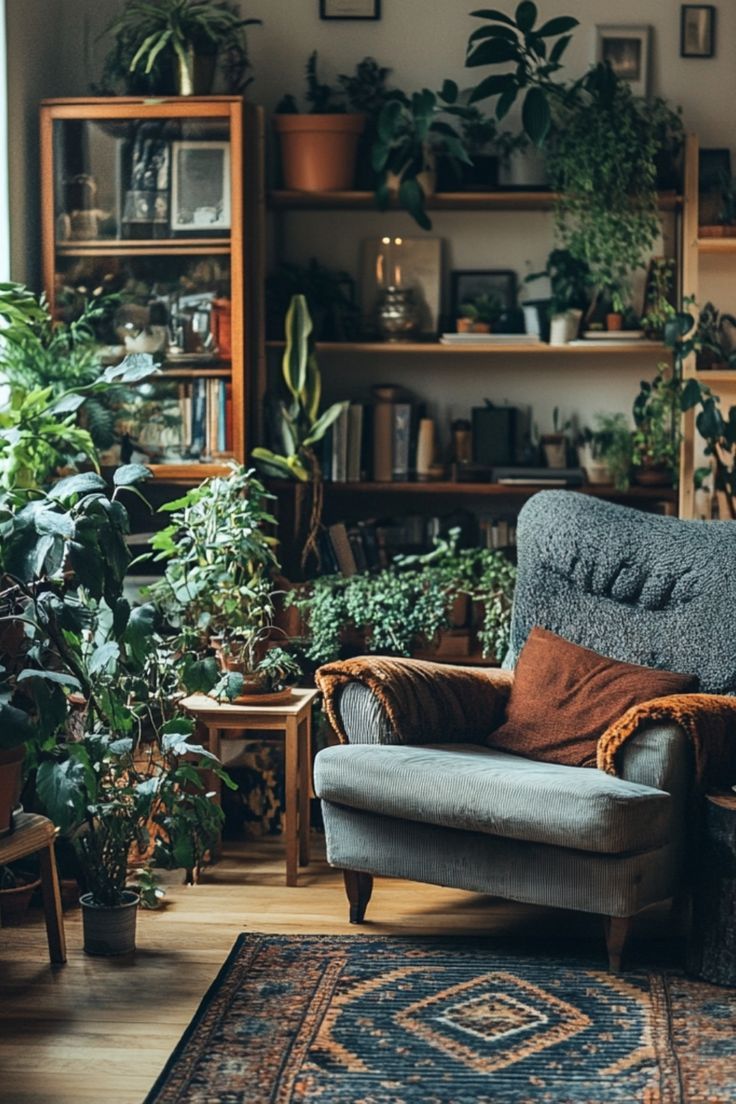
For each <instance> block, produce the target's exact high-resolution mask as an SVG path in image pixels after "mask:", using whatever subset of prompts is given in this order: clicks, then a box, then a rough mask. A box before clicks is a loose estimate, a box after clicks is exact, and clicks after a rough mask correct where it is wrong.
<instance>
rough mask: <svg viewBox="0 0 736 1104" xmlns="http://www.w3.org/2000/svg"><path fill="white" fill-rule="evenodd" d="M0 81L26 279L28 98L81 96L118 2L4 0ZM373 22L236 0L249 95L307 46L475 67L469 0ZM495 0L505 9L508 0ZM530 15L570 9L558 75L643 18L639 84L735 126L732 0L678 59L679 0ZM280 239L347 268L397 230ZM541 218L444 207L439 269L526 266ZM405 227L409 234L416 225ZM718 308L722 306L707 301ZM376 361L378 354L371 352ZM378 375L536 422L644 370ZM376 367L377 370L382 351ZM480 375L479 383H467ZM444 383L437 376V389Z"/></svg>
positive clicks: (549, 2) (447, 71)
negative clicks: (646, 58) (603, 33)
mask: <svg viewBox="0 0 736 1104" xmlns="http://www.w3.org/2000/svg"><path fill="white" fill-rule="evenodd" d="M7 2H8V5H9V13H8V15H9V19H8V32H9V40H10V41H9V47H10V57H9V62H10V73H9V75H10V78H11V105H10V106H11V120H12V135H13V142H14V143H16V145H15V148H14V150H13V151H12V153H13V156H12V158H11V201H12V205H13V216H14V237H13V271H14V273H15V275H16V276H17V277H19V278H25V277H29V278H31V279H33V278H36V276H37V271H38V269H37V254H38V236H37V226H36V221H35V211H36V209H37V204H38V200H37V187H38V181H37V168H36V164H37V162H36V146H35V133H36V123H35V118H36V109H37V102H38V99H40V98H41V96H42V95H84V94H85V93H86V92H87V91H88V86H89V82H90V80H93V79H95V78H96V77H98V76H99V69H100V64H101V58H102V56H103V55H104V50H105V43H104V42H99V41H97V37H98V36H99V35H100V33H101V32H102V30H103V29H104V27H105V26H106V24H107V23H108V22H109V20H110V19H111V18H112V17H113V16H114V14H116V12H117V11H119V10H120V6H121V3H122V0H7ZM382 6H383V18H382V19H381V20H380V21H379V22H377V23H368V22H366V23H360V22H325V21H321V20H320V19H319V16H318V9H319V2H318V0H241V4H240V7H241V10H242V12H243V14H244V15H247V16H253V17H260V18H262V19H263V21H264V26H263V27H261V28H253V29H252V30H251V32H250V36H249V42H250V46H251V54H252V59H253V62H254V66H255V76H256V79H255V82H254V84H253V85H252V87H251V90H250V98H251V99H252V100H254V101H255V102H259V103H263V104H264V105H265V106H266V107H267V108H272V107H273V105H274V104H275V102H276V100H277V99H278V98H279V97H280V96H281V95H282V94H283V93H284V92H286V91H293V92H295V93H297V94H299V93H301V91H302V90H303V69H304V64H305V61H306V58H307V56H308V54H309V53H310V51H311V50H312V49H315V48H316V49H318V50H319V53H320V61H321V71H322V74H323V76H324V77H325V78H326V79H328V80H329V79H331V78H333V77H334V76H335V74H336V73H340V72H346V71H348V72H349V71H350V70H351V69H352V68H353V66H354V65H355V63H356V62H357V61H359V60H360V59H361V58H362V57H364V56H365V55H366V54H371V55H373V56H375V57H376V58H378V60H379V61H380V62H381V63H382V64H384V65H387V66H390V67H391V68H392V70H393V80H394V81H395V83H396V84H397V85H399V86H401V87H402V88H405V89H407V90H412V89H413V88H415V87H421V86H430V87H438V86H439V84H440V82H441V81H442V79H444V78H445V77H452V78H454V79H455V80H457V81H458V82H459V83H460V84H461V85H462V84H470V83H472V82H473V79H474V78H476V75H477V71H475V72H474V71H472V70H466V69H465V68H464V56H465V45H466V42H467V38H468V34H469V32H470V31H471V30H472V29H473V28H474V27H475V26H477V25H478V23H477V21H476V20H473V19H471V18H470V16H469V15H468V12H469V11H470V10H471V9H473V8H475V7H477V6H479V5H478V4H477V0H383V4H382ZM495 6H498V7H500V8H501V9H503V10H507V11H511V10H513V6H514V5H513V4H511V3H509V0H495ZM539 7H540V10H541V13H542V16H543V17H550V16H552V15H559V14H563V13H564V14H571V15H575V16H577V18H578V19H579V20H580V22H581V26H580V27H579V28H578V29H577V31H576V34H575V38H574V41H573V44H572V46H571V48H570V50H569V53H568V56H567V64H568V70H569V72H570V74H571V75H577V74H579V73H581V72H582V71H583V70H584V69H585V67H586V66H587V65H588V63H589V62H590V60H591V59H592V57H593V52H594V47H593V43H594V27H595V24H596V23H610V22H616V23H622V24H626V23H632V24H643V23H644V24H650V25H651V26H652V27H653V51H652V71H651V72H652V81H651V86H652V91H653V93H655V94H661V95H664V96H666V97H667V98H668V99H669V100H670V101H671V102H673V103H679V104H682V106H683V109H684V118H685V123H686V126H687V127H688V128H690V129H693V130H695V131H697V132H698V133H699V135H700V139H701V143H702V144H703V145H706V146H729V147H734V146H736V123H734V122H733V121H732V120H733V113H732V112H731V110H730V105H731V104H733V103H734V102H736V65H734V62H733V50H732V43H733V42H734V41H736V10H735V9H736V5H733V4H731V3H721V4H720V5H718V13H717V18H718V26H717V53H716V57H715V58H714V59H712V60H691V59H681V58H680V57H679V20H680V3H679V0H616V4H615V8H614V5H612V4H611V0H540V2H539ZM284 226H285V233H284V240H285V241H286V243H287V251H288V253H289V254H290V255H291V256H294V257H299V258H302V259H305V258H306V257H308V256H309V255H311V254H316V255H317V256H319V257H320V259H322V260H323V261H326V262H328V263H332V264H335V265H338V266H340V267H345V268H347V269H348V270H350V271H353V272H355V271H357V259H358V241H359V239H360V238H361V237H363V236H369V235H374V234H376V233H392V232H394V233H395V232H403V233H404V234H406V230H407V223H406V220H405V217H404V216H403V215H400V214H391V215H389V216H379V215H377V214H373V213H346V214H343V215H340V216H336V215H334V214H332V215H320V216H317V217H313V216H308V217H307V216H302V215H296V214H291V215H289V216H288V217H287V218H286V221H285V224H284ZM551 229H552V223H551V219H550V218H549V217H547V216H544V217H542V216H539V215H520V214H509V215H500V216H488V215H482V214H481V215H477V214H476V215H460V214H445V215H442V216H438V217H437V218H436V219H435V233H437V234H439V235H440V236H441V237H443V238H444V239H445V240H446V241H447V242H448V245H447V257H448V267H479V268H487V267H503V268H506V267H512V268H515V269H516V270H517V272H518V273H519V275H520V277H523V275H524V274H525V272H526V271H528V270H529V269H528V266H529V265H532V266H534V268H536V267H540V266H541V264H542V262H543V259H544V256H545V254H546V252H547V250H548V248H549V244H550V242H551ZM417 232H419V231H417ZM721 305H722V306H724V307H726V308H728V306H730V304H727V303H725V302H723V301H722V300H721ZM379 363H380V362H379ZM390 365H391V369H390V375H391V376H392V377H393V379H395V380H396V382H404V383H406V384H409V385H414V386H415V388H416V390H417V391H420V392H421V393H422V394H423V395H425V396H427V397H429V399H430V401H431V402H432V403H433V404H434V409H435V411H436V413H437V414H439V415H440V416H441V417H442V418H443V419H444V417H445V415H446V414H448V413H450V410H449V407H450V406H451V407H452V410H453V411H454V410H455V409H456V407H458V406H463V405H465V406H466V407H467V406H468V405H470V404H472V403H473V402H477V401H478V400H479V399H480V398H483V397H484V396H486V395H489V396H490V397H492V398H496V399H499V400H500V399H503V398H508V399H510V400H512V401H523V400H526V401H530V402H533V403H534V407H535V414H536V420H537V421H538V422H539V424H540V427H541V428H542V429H545V428H547V427H548V425H549V423H550V421H551V412H552V408H553V407H554V406H555V405H559V406H561V407H562V408H564V409H566V410H567V411H576V412H577V413H578V414H579V415H580V417H581V418H582V419H583V420H588V419H589V418H590V417H591V415H592V413H594V412H595V411H596V410H599V409H621V410H629V409H630V407H631V401H632V398H633V395H634V393H635V391H636V388H637V384H638V381H639V379H640V378H642V377H643V376H644V375H651V374H652V371H653V368H654V366H653V365H652V364H651V362H650V363H647V362H646V361H643V362H642V363H633V364H632V363H631V362H630V361H624V360H621V359H615V358H613V357H611V358H602V359H601V360H596V366H595V367H594V368H590V369H583V368H581V367H579V366H578V363H577V361H576V362H575V364H574V366H573V364H572V362H571V364H570V366H568V367H565V366H564V364H561V362H560V361H558V360H557V358H555V359H554V360H550V361H549V362H548V361H547V360H544V361H541V362H540V361H539V360H537V361H529V362H523V361H521V360H516V359H515V360H514V361H513V362H511V364H510V365H509V368H508V369H506V370H504V369H503V368H502V367H501V366H500V365H498V362H497V361H494V362H493V365H494V366H493V367H492V368H491V367H489V368H488V370H487V372H484V371H480V372H479V368H478V362H477V361H476V359H475V358H468V359H466V360H464V361H462V360H461V359H460V357H458V358H455V359H453V360H452V361H445V360H444V359H443V360H442V362H441V364H439V365H436V366H435V367H433V368H432V369H431V371H429V372H428V370H427V367H426V365H419V364H417V362H416V361H409V360H406V361H405V362H404V363H403V364H402V363H401V362H400V361H397V360H394V359H392V360H391V361H390ZM377 371H379V366H378V365H377V364H373V365H370V364H366V363H365V362H361V364H360V365H358V364H352V365H347V364H346V365H343V366H340V369H339V370H332V369H330V370H328V373H327V379H326V387H327V390H328V392H329V391H332V392H335V393H337V392H338V391H340V390H341V389H344V387H345V385H346V379H348V378H349V379H350V380H351V381H352V383H351V386H352V388H353V392H354V393H357V392H358V391H359V390H360V389H361V388H362V387H364V386H367V383H368V382H369V380H370V379H371V378H372V379H376V378H377V376H376V372H377ZM380 372H381V373H382V374H383V375H386V374H387V366H386V364H385V361H384V362H382V367H381V368H380ZM481 381H482V382H481ZM448 384H449V386H448Z"/></svg>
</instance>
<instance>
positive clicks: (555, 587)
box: [504, 491, 736, 694]
mask: <svg viewBox="0 0 736 1104" xmlns="http://www.w3.org/2000/svg"><path fill="white" fill-rule="evenodd" d="M517 541H518V553H519V578H518V584H517V589H516V595H515V598H514V609H513V616H512V624H511V641H510V647H509V653H508V655H507V657H506V659H505V661H504V666H506V667H513V666H514V664H515V663H516V659H517V657H518V654H519V651H520V650H521V647H522V645H523V644H524V641H525V640H526V638H527V636H528V634H529V632H530V631H531V629H532V628H533V627H534V625H541V626H543V627H544V628H546V629H550V630H551V631H552V632H555V633H557V634H558V635H559V636H563V637H565V639H567V640H572V641H573V642H574V643H576V644H580V645H582V646H583V647H586V648H592V649H594V650H595V651H597V652H601V653H602V654H604V655H608V656H611V657H613V658H614V659H619V660H622V661H626V662H629V663H641V664H643V665H644V666H646V667H659V668H662V669H664V670H670V671H682V672H686V673H690V674H695V675H698V676H699V678H700V689H701V690H703V691H705V692H707V693H716V694H723V693H736V522H731V521H711V522H705V521H682V520H680V519H678V518H670V517H661V516H656V515H653V514H645V513H642V512H640V511H639V510H632V509H629V508H628V507H625V506H616V505H613V504H612V503H609V502H602V501H601V500H600V499H596V498H592V497H588V496H587V495H582V494H575V493H574V492H570V491H541V492H540V493H539V494H536V495H534V497H533V498H531V499H530V500H529V501H528V502H527V503H526V505H525V506H524V508H523V509H522V511H521V513H520V514H519V522H518V528H517Z"/></svg>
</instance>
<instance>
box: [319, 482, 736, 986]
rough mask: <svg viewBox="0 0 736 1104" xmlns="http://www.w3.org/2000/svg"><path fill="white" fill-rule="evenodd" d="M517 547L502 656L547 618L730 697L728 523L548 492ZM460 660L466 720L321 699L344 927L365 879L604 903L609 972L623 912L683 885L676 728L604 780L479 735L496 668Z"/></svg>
mask: <svg viewBox="0 0 736 1104" xmlns="http://www.w3.org/2000/svg"><path fill="white" fill-rule="evenodd" d="M518 543H519V580H518V585H517V592H516V597H515V601H514V611H513V620H512V631H511V646H510V651H509V655H508V656H507V657H506V660H505V663H504V666H505V667H507V668H510V669H513V666H514V664H515V660H516V657H517V655H518V653H519V651H520V649H521V647H522V645H523V643H524V641H525V640H526V637H527V635H528V633H529V632H530V630H531V628H532V627H533V626H534V625H542V626H544V627H546V628H548V629H550V630H552V631H553V632H556V633H558V634H559V635H560V636H563V637H565V638H566V639H568V640H572V641H573V642H575V643H577V644H580V645H582V646H584V647H588V648H592V649H594V650H596V651H598V652H601V653H603V654H606V655H609V656H612V657H613V658H615V659H620V660H622V661H628V662H633V663H640V664H644V665H646V666H650V667H660V668H663V669H668V670H673V671H685V672H693V673H696V674H698V675H699V677H700V688H701V689H702V690H704V691H707V692H712V693H729V692H733V691H734V690H736V637H734V634H733V631H732V627H733V615H734V613H736V581H735V579H734V572H733V564H734V563H736V525H734V524H733V523H727V522H726V523H704V522H686V521H680V520H678V519H674V518H663V517H655V516H652V515H648V514H643V513H639V512H637V511H634V510H629V509H626V508H624V507H620V506H614V505H610V504H608V503H604V502H601V501H599V500H596V499H593V498H587V497H585V496H583V495H579V494H574V493H570V492H565V491H545V492H542V493H540V494H538V495H536V496H535V497H534V498H533V499H531V500H530V501H529V502H528V503H527V504H526V506H525V507H524V509H523V510H522V512H521V514H520V517H519V526H518ZM406 662H407V663H411V662H416V663H420V661H406ZM366 663H367V664H368V663H370V660H369V659H367V660H366ZM457 670H458V669H453V668H445V669H443V670H442V671H441V672H440V673H439V674H437V673H434V674H433V675H432V677H435V678H440V679H442V680H443V682H444V680H447V682H448V687H449V688H451V684H452V680H453V678H458V677H461V678H462V679H463V680H465V679H467V678H468V676H470V677H472V678H473V679H474V680H477V684H478V685H477V692H475V693H473V695H470V697H472V699H473V701H472V710H470V706H469V707H468V709H469V711H470V712H471V715H470V716H469V717H468V720H467V723H465V724H464V723H463V719H462V701H460V719H459V720H457V721H456V727H455V729H454V730H453V731H452V732H449V731H446V730H445V731H443V725H442V720H443V719H442V717H441V716H427V717H426V739H424V740H423V739H422V734H421V733H417V731H416V725H414V726H413V727H412V730H411V731H410V732H407V733H404V732H403V731H402V724H401V721H400V719H397V718H396V716H394V719H393V723H391V721H390V720H389V718H388V716H387V715H386V714H385V712H384V710H383V708H382V707H381V705H380V704H379V702H378V700H377V699H376V698H375V697H374V696H373V694H372V693H371V691H370V690H369V689H367V688H366V685H365V684H364V683H363V682H361V681H360V679H359V678H358V679H356V680H355V681H351V682H348V683H347V684H346V685H345V686H344V687H343V688H342V689H341V691H340V692H339V695H338V696H337V700H335V701H333V703H332V706H333V709H334V710H336V711H337V713H338V714H339V725H340V728H341V729H342V731H343V734H344V736H346V737H347V740H348V742H347V743H343V744H341V745H340V746H337V747H331V748H327V749H325V750H323V751H321V752H320V753H319V755H318V756H317V758H316V762H315V789H316V792H317V795H318V796H319V797H320V798H321V800H322V809H323V815H324V822H325V833H326V839H327V857H328V861H329V862H330V864H331V865H332V866H335V867H339V868H341V869H342V870H343V871H344V872H345V884H346V890H347V893H348V898H349V901H350V919H351V921H353V922H355V923H360V922H361V921H362V920H363V918H364V916H365V910H366V906H367V904H368V900H369V898H370V894H371V888H372V879H373V875H384V876H387V877H396V878H408V879H412V880H415V881H420V882H429V883H433V884H436V885H445V886H453V887H456V888H462V889H468V890H474V891H476V892H481V893H487V894H491V895H493V896H498V897H503V898H506V899H509V900H514V901H522V902H527V903H531V904H540V905H548V906H555V907H560V908H568V909H578V910H581V911H584V912H593V913H600V914H602V915H603V916H604V917H605V921H606V924H605V931H606V942H607V946H608V953H609V964H610V967H611V969H612V970H617V969H619V968H620V963H621V955H622V953H623V948H624V943H625V940H626V937H627V934H628V930H629V924H630V919H631V917H633V916H634V915H635V914H636V913H637V912H639V911H640V910H641V909H643V908H646V907H647V906H648V905H651V904H653V903H655V902H657V901H664V900H666V899H668V898H672V897H675V896H678V895H679V894H680V892H681V890H682V889H683V880H684V873H685V858H686V855H685V847H686V833H685V806H686V803H687V800H688V793H689V786H690V782H691V775H692V771H691V762H690V748H689V743H688V740H687V737H686V735H685V733H684V732H683V731H682V730H681V729H680V728H679V727H678V726H676V725H664V724H659V725H650V726H648V727H646V728H644V729H642V730H641V731H640V732H639V733H638V734H637V735H636V737H635V738H634V739H632V740H631V741H629V743H628V744H626V745H625V746H624V748H623V749H622V751H621V752H620V754H619V757H618V761H617V768H618V776H617V777H612V776H610V775H608V774H604V773H603V772H602V771H598V770H595V769H590V768H581V767H568V766H558V765H555V764H548V763H541V762H536V761H532V760H528V759H524V758H522V757H520V756H517V755H512V754H509V753H508V752H504V751H499V750H495V749H493V748H492V747H489V746H487V743H486V737H487V735H488V733H487V732H486V733H482V734H480V733H479V732H478V722H477V699H478V695H479V694H481V695H487V701H488V716H489V718H494V717H495V719H496V723H498V718H500V717H501V716H502V715H503V703H504V701H505V700H506V698H507V696H508V693H509V684H510V683H509V675H508V672H506V671H504V672H499V671H488V670H474V671H472V673H471V671H470V669H462V675H459V673H458V675H456V674H455V671H457ZM427 675H428V677H429V672H427ZM456 697H458V698H460V695H456ZM456 704H457V703H456ZM454 715H455V716H457V710H456V711H455V714H454ZM491 727H492V724H491V723H489V725H488V731H490V729H491Z"/></svg>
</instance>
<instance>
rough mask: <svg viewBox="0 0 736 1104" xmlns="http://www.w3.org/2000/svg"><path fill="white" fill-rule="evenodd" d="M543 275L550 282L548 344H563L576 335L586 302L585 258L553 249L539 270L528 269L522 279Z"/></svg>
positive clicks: (588, 288)
mask: <svg viewBox="0 0 736 1104" xmlns="http://www.w3.org/2000/svg"><path fill="white" fill-rule="evenodd" d="M543 278H547V279H548V280H549V286H550V301H549V317H550V336H549V343H550V345H567V344H568V343H569V342H570V341H573V340H574V339H575V338H576V337H577V336H578V331H579V329H580V322H581V320H582V317H583V312H584V311H585V310H586V309H587V307H588V306H589V304H590V291H591V276H590V269H589V267H588V265H587V264H586V262H585V261H579V260H577V258H575V257H573V255H572V253H570V251H569V250H568V249H553V250H552V252H551V253H550V254H549V256H548V257H547V264H546V266H545V268H544V269H543V270H542V271H541V272H534V273H531V274H530V275H529V276H527V277H526V280H525V282H526V283H532V282H533V281H535V280H540V279H543Z"/></svg>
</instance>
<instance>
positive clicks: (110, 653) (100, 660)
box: [87, 640, 120, 675]
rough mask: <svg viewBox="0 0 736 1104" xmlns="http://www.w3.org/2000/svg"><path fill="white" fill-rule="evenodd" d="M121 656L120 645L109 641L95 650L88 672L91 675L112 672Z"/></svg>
mask: <svg viewBox="0 0 736 1104" xmlns="http://www.w3.org/2000/svg"><path fill="white" fill-rule="evenodd" d="M119 655H120V645H119V644H118V643H117V642H116V641H115V640H108V641H107V643H105V644H100V646H99V647H98V648H95V650H94V651H93V653H92V655H91V656H90V660H89V663H88V665H87V670H88V671H89V673H90V675H97V674H100V673H101V672H102V671H110V670H112V667H113V665H114V663H115V661H116V660H117V658H118V656H119Z"/></svg>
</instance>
